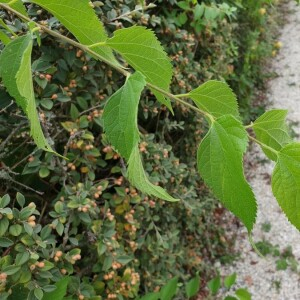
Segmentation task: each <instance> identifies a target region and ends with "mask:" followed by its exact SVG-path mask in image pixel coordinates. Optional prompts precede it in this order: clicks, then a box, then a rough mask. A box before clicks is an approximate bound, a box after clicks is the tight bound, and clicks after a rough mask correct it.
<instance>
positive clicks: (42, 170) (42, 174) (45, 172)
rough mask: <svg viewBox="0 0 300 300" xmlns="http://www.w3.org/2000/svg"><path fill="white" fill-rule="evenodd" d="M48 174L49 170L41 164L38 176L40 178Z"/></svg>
mask: <svg viewBox="0 0 300 300" xmlns="http://www.w3.org/2000/svg"><path fill="white" fill-rule="evenodd" d="M49 174H50V170H49V169H48V168H47V167H45V166H42V167H41V168H40V171H39V176H40V177H41V178H46V177H48V176H49Z"/></svg>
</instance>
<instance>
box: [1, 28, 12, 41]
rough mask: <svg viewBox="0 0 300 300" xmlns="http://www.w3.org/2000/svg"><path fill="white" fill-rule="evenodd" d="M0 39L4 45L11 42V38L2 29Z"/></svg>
mask: <svg viewBox="0 0 300 300" xmlns="http://www.w3.org/2000/svg"><path fill="white" fill-rule="evenodd" d="M0 41H1V42H2V43H3V44H4V45H7V44H9V43H10V42H11V39H10V38H9V36H7V35H6V34H5V33H4V32H3V31H2V30H0Z"/></svg>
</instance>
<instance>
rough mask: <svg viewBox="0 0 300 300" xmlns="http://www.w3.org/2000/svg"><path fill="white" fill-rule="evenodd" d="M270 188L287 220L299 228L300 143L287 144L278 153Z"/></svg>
mask: <svg viewBox="0 0 300 300" xmlns="http://www.w3.org/2000/svg"><path fill="white" fill-rule="evenodd" d="M272 190H273V194H274V196H275V197H276V199H277V201H278V203H279V205H280V207H281V208H282V210H283V211H284V213H285V214H286V216H287V218H288V219H289V221H290V222H291V223H292V224H293V225H294V226H295V227H296V228H297V229H298V230H300V210H299V209H298V208H299V205H300V143H291V144H288V145H286V146H284V147H283V148H282V150H281V151H280V152H279V153H278V159H277V163H276V165H275V169H274V171H273V175H272Z"/></svg>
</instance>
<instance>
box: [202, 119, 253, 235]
mask: <svg viewBox="0 0 300 300" xmlns="http://www.w3.org/2000/svg"><path fill="white" fill-rule="evenodd" d="M247 144H248V137H247V132H246V131H245V129H244V127H243V126H242V124H241V122H239V121H238V120H236V119H235V118H234V117H232V116H230V115H227V116H224V117H221V118H219V119H217V120H216V121H215V122H214V123H213V124H212V126H211V128H210V130H209V132H208V134H207V135H206V136H205V138H204V139H203V141H202V142H201V144H200V146H199V149H198V157H197V162H198V169H199V173H200V175H201V176H202V177H203V179H204V181H205V182H206V184H207V185H208V186H209V187H210V188H211V189H212V191H213V192H214V194H215V195H216V196H217V197H218V198H219V199H220V200H221V201H222V203H223V204H224V206H225V207H227V208H228V209H229V210H230V211H232V212H233V213H234V214H235V215H236V216H237V217H238V218H240V219H241V221H242V222H243V223H244V224H245V226H246V227H247V229H248V231H249V232H250V231H251V230H252V228H253V225H254V223H255V218H256V210H257V207H256V200H255V197H254V194H253V192H252V190H251V188H250V186H249V184H248V183H247V181H246V179H245V176H244V173H243V153H244V152H245V151H246V148H247Z"/></svg>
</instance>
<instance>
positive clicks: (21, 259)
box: [16, 251, 30, 266]
mask: <svg viewBox="0 0 300 300" xmlns="http://www.w3.org/2000/svg"><path fill="white" fill-rule="evenodd" d="M29 259H30V255H29V253H28V251H25V252H22V253H18V254H17V256H16V265H17V266H21V265H23V264H25V263H26V262H27V261H28V260H29Z"/></svg>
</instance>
